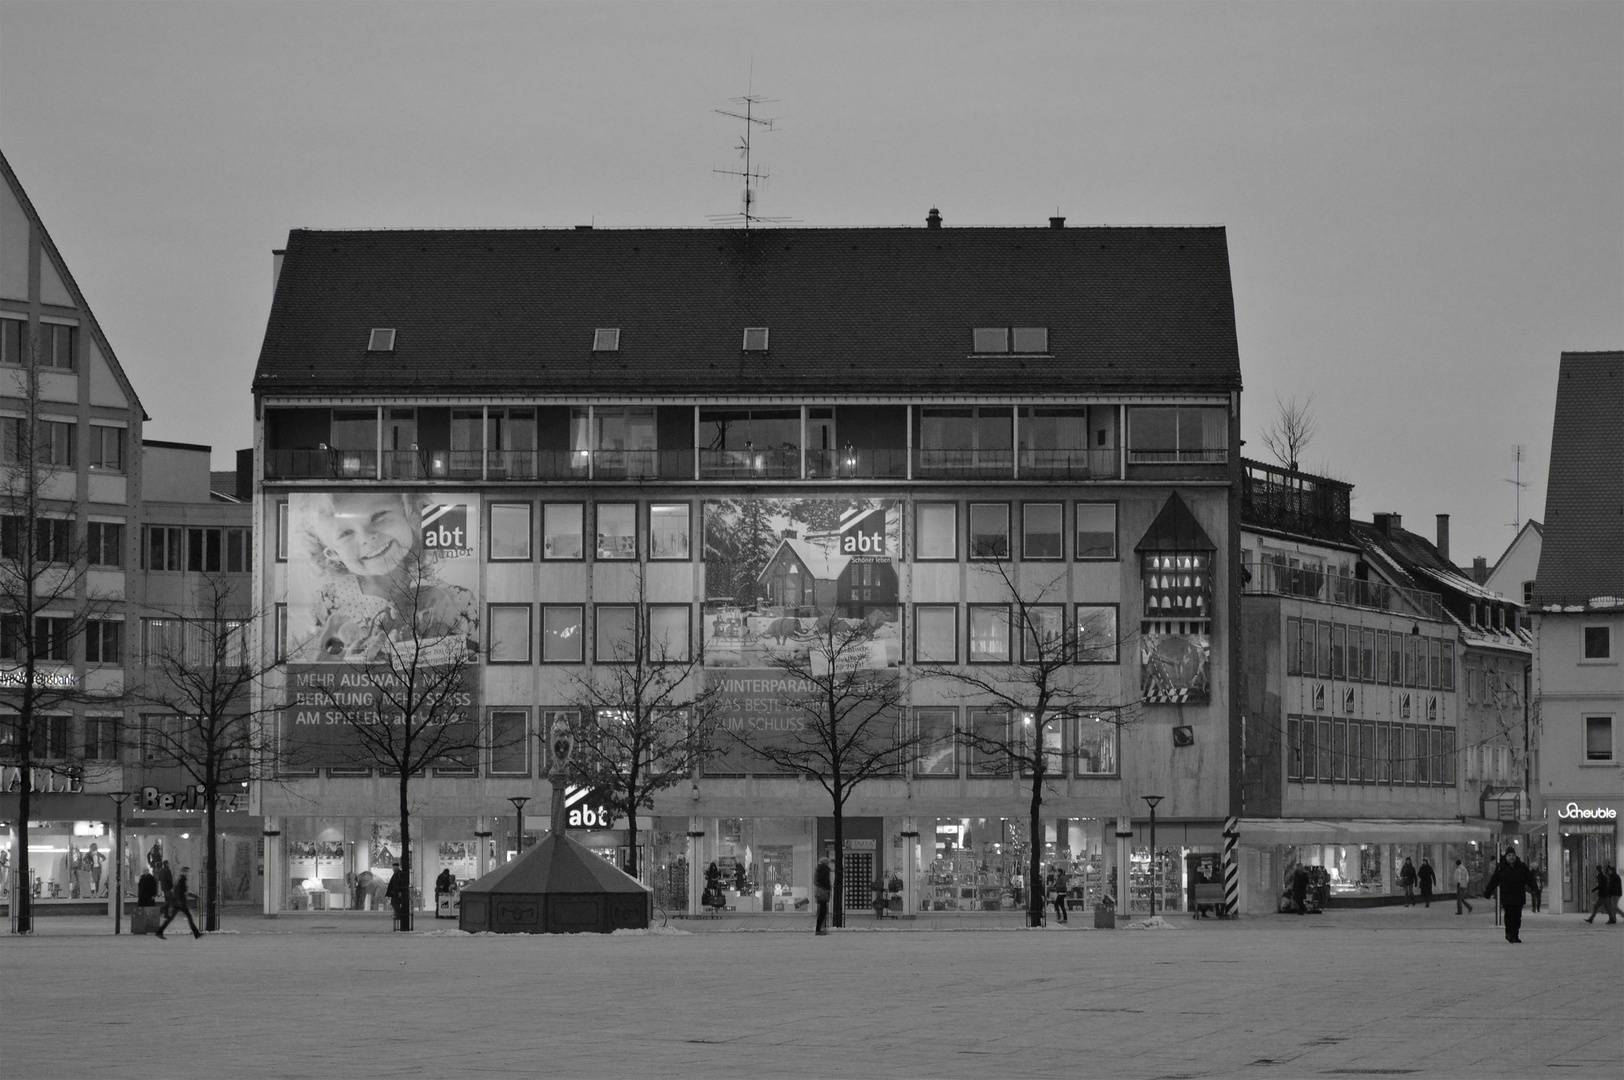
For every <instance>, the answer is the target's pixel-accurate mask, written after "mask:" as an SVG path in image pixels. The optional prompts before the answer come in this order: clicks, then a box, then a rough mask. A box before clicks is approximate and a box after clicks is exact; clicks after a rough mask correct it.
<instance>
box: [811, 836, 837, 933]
mask: <svg viewBox="0 0 1624 1080" xmlns="http://www.w3.org/2000/svg"><path fill="white" fill-rule="evenodd" d="M834 887H835V886H834V871H832V870H830V869H829V857H828V856H827V855H825V856H824V857H823V858H821V859H819V860H818V868H817V869H816V870H815V871H813V873H812V899H814V900H816V901H817V902H818V921H817V924H816V926H814V927H813V933H815V934H819V935H823V934H827V933H828V932H829V928H828V925H827V924H828V922H829V900H830V898H831V897H833V896H834Z"/></svg>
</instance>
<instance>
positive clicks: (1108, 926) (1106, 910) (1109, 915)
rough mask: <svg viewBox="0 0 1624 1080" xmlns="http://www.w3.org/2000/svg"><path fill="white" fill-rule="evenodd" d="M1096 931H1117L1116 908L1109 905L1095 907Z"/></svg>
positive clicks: (1096, 905)
mask: <svg viewBox="0 0 1624 1080" xmlns="http://www.w3.org/2000/svg"><path fill="white" fill-rule="evenodd" d="M1094 929H1096V930H1115V929H1116V908H1115V907H1112V906H1111V905H1109V904H1095V905H1094Z"/></svg>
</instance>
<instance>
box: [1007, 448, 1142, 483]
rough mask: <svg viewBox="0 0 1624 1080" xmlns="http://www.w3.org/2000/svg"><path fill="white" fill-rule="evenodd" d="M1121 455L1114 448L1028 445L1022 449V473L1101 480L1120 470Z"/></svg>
mask: <svg viewBox="0 0 1624 1080" xmlns="http://www.w3.org/2000/svg"><path fill="white" fill-rule="evenodd" d="M1118 462H1119V458H1118V456H1117V452H1116V450H1115V448H1112V449H1109V450H1105V449H1091V448H1087V447H1069V448H1066V447H1063V448H1056V449H1044V448H1041V447H1027V448H1025V449H1023V450H1022V451H1021V455H1020V466H1021V476H1022V477H1028V476H1030V477H1032V478H1034V479H1038V480H1098V479H1104V478H1109V477H1114V476H1116V474H1117V468H1118Z"/></svg>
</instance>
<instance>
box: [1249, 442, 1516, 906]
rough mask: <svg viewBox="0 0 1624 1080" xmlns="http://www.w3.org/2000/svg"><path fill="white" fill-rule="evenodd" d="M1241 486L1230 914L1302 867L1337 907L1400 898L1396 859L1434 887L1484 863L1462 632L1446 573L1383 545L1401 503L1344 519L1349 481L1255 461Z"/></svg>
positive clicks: (1269, 894)
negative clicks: (1467, 763)
mask: <svg viewBox="0 0 1624 1080" xmlns="http://www.w3.org/2000/svg"><path fill="white" fill-rule="evenodd" d="M1242 483H1243V487H1242V496H1241V557H1242V560H1243V564H1242V574H1241V580H1242V583H1243V584H1242V592H1243V595H1242V597H1241V617H1242V638H1241V648H1240V652H1241V666H1242V672H1241V680H1240V684H1239V692H1238V696H1239V698H1240V711H1241V718H1240V723H1241V727H1242V733H1243V736H1242V738H1243V757H1242V763H1243V764H1242V777H1243V779H1242V791H1241V806H1240V815H1239V816H1240V822H1239V834H1240V835H1239V841H1238V845H1237V847H1238V851H1239V852H1240V862H1241V866H1240V873H1241V885H1242V888H1241V908H1242V910H1243V911H1245V912H1249V913H1253V914H1262V913H1267V912H1273V911H1275V910H1277V909H1278V907H1279V905H1280V902H1281V897H1282V893H1283V891H1284V890H1285V888H1286V886H1287V885H1288V883H1289V881H1290V878H1291V876H1292V874H1293V873H1294V871H1295V870H1296V869H1297V868H1298V867H1299V866H1301V867H1305V868H1306V869H1307V871H1308V873H1309V878H1310V884H1311V886H1312V887H1313V888H1315V889H1317V890H1318V892H1319V896H1320V900H1321V902H1322V903H1328V904H1332V905H1365V904H1377V903H1389V902H1393V901H1395V900H1396V899H1401V898H1402V888H1401V887H1400V885H1399V874H1400V871H1401V870H1402V867H1403V865H1404V861H1405V860H1406V859H1409V860H1411V862H1412V864H1413V865H1414V866H1416V867H1419V866H1421V864H1422V861H1423V859H1427V860H1430V861H1431V863H1432V866H1433V868H1434V869H1435V870H1436V871H1437V873H1438V875H1439V880H1440V882H1442V881H1443V880H1444V876H1445V870H1446V869H1448V868H1452V867H1453V865H1454V859H1455V858H1462V859H1464V860H1466V861H1468V862H1471V863H1472V864H1473V865H1474V866H1480V865H1481V860H1482V853H1483V852H1484V851H1485V850H1486V849H1487V848H1488V846H1489V841H1490V840H1491V837H1492V835H1493V833H1494V832H1495V831H1497V826H1493V825H1490V824H1488V823H1486V822H1483V821H1480V820H1478V821H1467V820H1463V815H1462V804H1463V793H1464V792H1466V791H1467V790H1468V787H1469V785H1467V783H1466V781H1465V777H1464V774H1463V771H1462V769H1461V762H1462V760H1463V757H1464V750H1463V747H1464V746H1465V745H1466V744H1467V743H1468V742H1469V741H1470V740H1472V739H1473V738H1474V737H1475V736H1474V731H1475V728H1474V727H1473V717H1472V715H1471V712H1470V709H1469V708H1467V707H1466V706H1465V705H1464V701H1463V697H1464V696H1463V694H1462V692H1461V687H1460V685H1459V683H1460V681H1461V672H1462V663H1463V659H1464V657H1465V655H1466V654H1468V653H1469V652H1470V649H1471V647H1472V646H1473V645H1474V644H1475V639H1471V638H1468V637H1467V636H1466V635H1465V633H1464V626H1465V624H1464V621H1463V620H1462V619H1461V618H1458V617H1456V616H1455V614H1454V610H1453V609H1454V606H1455V605H1454V604H1453V603H1452V600H1451V597H1450V596H1449V595H1448V594H1447V593H1445V594H1442V595H1441V593H1443V592H1444V589H1443V585H1444V582H1441V581H1439V580H1434V579H1431V578H1427V579H1424V580H1417V579H1416V577H1415V576H1412V575H1411V574H1409V573H1407V572H1405V571H1404V570H1403V569H1402V565H1403V564H1402V563H1401V561H1400V560H1399V559H1396V558H1394V557H1393V555H1392V545H1394V544H1397V543H1403V542H1406V541H1407V540H1408V538H1409V537H1410V534H1407V533H1404V532H1403V530H1402V529H1400V528H1399V521H1398V518H1397V515H1377V523H1376V525H1374V526H1371V525H1366V524H1363V523H1359V522H1355V521H1353V520H1352V518H1351V514H1350V508H1351V502H1352V499H1351V495H1352V485H1350V484H1347V483H1344V482H1341V481H1337V480H1332V479H1329V478H1327V477H1322V476H1314V475H1311V474H1308V473H1304V472H1301V471H1298V470H1293V469H1286V468H1280V467H1277V466H1272V465H1267V464H1262V463H1259V462H1253V461H1247V462H1244V463H1243V477H1242ZM1378 538H1379V539H1378ZM1432 563H1433V564H1435V565H1436V567H1437V568H1438V569H1439V571H1440V575H1442V574H1443V568H1444V566H1445V565H1446V563H1445V561H1444V560H1442V559H1441V558H1438V557H1437V554H1436V552H1435V551H1434V552H1433V553H1432ZM1447 583H1448V584H1450V585H1452V584H1454V582H1453V578H1452V577H1447ZM1525 651H1526V650H1525ZM1478 816H1479V815H1478V814H1477V812H1476V807H1475V806H1473V807H1472V810H1471V812H1470V817H1472V818H1477V817H1478ZM1440 891H1441V890H1440Z"/></svg>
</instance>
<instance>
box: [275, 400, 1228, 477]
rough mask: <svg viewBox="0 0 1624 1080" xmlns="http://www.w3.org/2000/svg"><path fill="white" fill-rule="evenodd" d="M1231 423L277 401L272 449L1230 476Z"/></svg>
mask: <svg viewBox="0 0 1624 1080" xmlns="http://www.w3.org/2000/svg"><path fill="white" fill-rule="evenodd" d="M1124 430H1126V431H1127V432H1128V433H1129V438H1128V439H1127V440H1126V442H1125V441H1124V439H1123V438H1122V432H1123V431H1124ZM1228 437H1229V436H1228V427H1227V411H1226V410H1224V409H1222V408H1214V407H1202V408H1195V407H1184V406H1178V407H1172V406H1169V407H1165V408H1164V407H1140V406H1124V405H1077V406H1059V407H1043V406H1036V405H1030V406H1026V405H1022V406H1016V405H963V406H960V405H941V406H937V405H905V404H894V405H886V404H880V405H829V406H818V405H803V406H787V407H786V406H772V407H763V408H757V407H754V406H750V407H733V406H725V407H724V406H716V407H709V406H704V405H698V406H694V405H647V406H630V405H602V406H598V405H592V406H582V405H575V406H542V405H537V406H495V405H487V406H477V407H469V408H455V407H395V406H382V407H373V408H364V409H363V408H353V409H351V408H290V407H279V406H274V405H272V406H267V407H266V409H265V428H264V451H263V458H262V460H263V463H264V474H265V479H267V480H383V481H412V482H416V481H445V482H448V483H455V482H461V483H466V482H491V481H497V482H501V481H542V482H545V481H561V482H593V483H596V482H608V483H613V482H624V481H631V482H642V481H649V480H671V481H680V480H685V481H706V480H718V481H752V480H783V481H796V480H805V481H817V482H828V481H841V480H856V481H888V480H890V481H926V482H928V481H982V482H1008V481H1018V480H1035V481H1054V480H1059V481H1068V482H1087V481H1111V480H1119V479H1123V478H1134V477H1133V476H1130V473H1134V472H1135V471H1136V470H1141V469H1142V470H1143V471H1144V472H1145V475H1155V476H1156V477H1159V478H1165V477H1166V476H1168V475H1170V474H1169V473H1168V472H1167V466H1170V465H1171V466H1179V467H1181V469H1182V470H1183V472H1181V474H1180V475H1183V474H1184V473H1187V472H1188V470H1189V469H1191V468H1193V469H1195V470H1196V472H1197V473H1199V475H1200V476H1201V477H1204V478H1209V479H1222V478H1224V477H1225V476H1226V475H1227V469H1226V468H1225V467H1226V466H1227V463H1228V460H1229V456H1228V455H1229V450H1228V446H1227V443H1228ZM1212 466H1217V468H1212Z"/></svg>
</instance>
